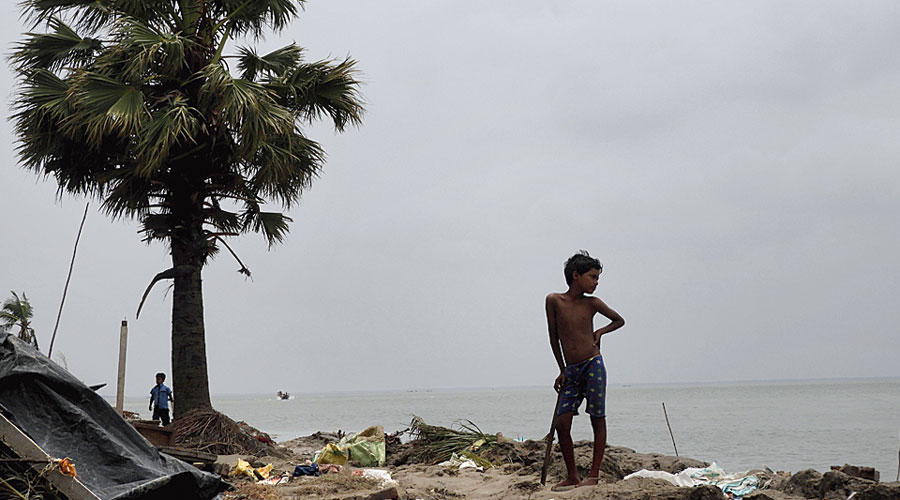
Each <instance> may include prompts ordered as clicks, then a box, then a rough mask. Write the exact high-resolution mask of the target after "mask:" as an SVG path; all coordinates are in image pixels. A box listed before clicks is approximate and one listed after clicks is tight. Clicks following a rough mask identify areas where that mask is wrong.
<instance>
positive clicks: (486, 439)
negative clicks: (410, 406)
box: [409, 417, 497, 467]
mask: <svg viewBox="0 0 900 500" xmlns="http://www.w3.org/2000/svg"><path fill="white" fill-rule="evenodd" d="M454 425H455V427H456V428H455V429H453V428H447V427H440V426H437V425H429V424H426V423H425V421H424V420H422V417H413V419H412V422H410V424H409V433H410V435H411V436H412V437H413V438H415V441H413V443H414V445H415V452H414V453H413V454H412V455H413V456H414V457H415V458H416V459H417V460H421V461H426V462H431V463H439V462H443V461H445V460H449V459H450V457H451V456H453V454H454V453H455V454H456V455H457V456H459V457H462V458H469V459H471V460H473V461H474V462H475V463H476V464H477V465H481V466H484V467H493V465H492V464H491V463H490V462H489V461H488V460H485V459H484V458H482V457H480V456H479V455H478V453H483V452H484V451H486V450H488V449H489V448H490V447H491V446H493V445H495V444H496V443H497V436H496V435H493V434H485V433H483V432H481V429H479V428H478V426H477V425H475V424H474V423H472V421H471V420H459V421H457V422H456V423H455V424H454Z"/></svg>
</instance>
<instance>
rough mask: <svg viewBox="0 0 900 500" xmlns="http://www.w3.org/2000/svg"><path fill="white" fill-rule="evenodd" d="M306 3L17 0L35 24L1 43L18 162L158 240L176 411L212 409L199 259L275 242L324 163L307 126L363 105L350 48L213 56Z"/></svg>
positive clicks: (276, 28)
mask: <svg viewBox="0 0 900 500" xmlns="http://www.w3.org/2000/svg"><path fill="white" fill-rule="evenodd" d="M302 4H303V2H302V1H301V0H21V5H22V9H23V12H24V14H25V16H24V17H25V18H26V19H29V20H31V21H33V22H34V23H35V28H37V27H43V28H44V31H43V32H37V31H36V30H35V31H34V32H32V33H27V34H26V35H25V36H24V37H23V41H21V42H20V43H18V44H17V45H16V47H15V49H14V52H13V55H12V63H13V66H14V67H15V69H16V71H17V74H18V89H17V93H16V97H15V115H14V122H15V129H16V132H17V134H18V141H19V145H18V153H19V157H20V160H21V163H22V164H23V165H24V166H25V167H26V168H28V169H31V170H33V171H35V172H36V173H37V174H38V175H40V176H42V177H53V178H55V180H56V182H57V183H58V184H59V190H60V192H69V193H74V194H81V195H86V196H92V197H96V198H99V199H100V200H102V206H103V208H104V209H105V211H106V212H108V213H109V214H110V215H111V216H114V217H131V218H135V219H137V220H138V221H139V222H140V224H141V231H142V233H143V235H144V238H145V241H148V242H150V241H161V242H163V243H164V244H165V245H166V246H167V247H168V248H169V250H170V254H171V258H172V267H171V268H169V269H167V270H164V271H162V272H160V273H159V274H157V275H156V276H155V277H154V278H153V280H152V281H151V283H150V287H152V286H153V284H154V283H156V282H157V281H159V280H162V279H171V280H173V281H174V289H173V293H172V299H173V300H172V375H173V376H172V382H173V385H174V387H175V390H176V391H177V393H178V406H177V407H176V414H175V417H176V418H179V417H180V416H183V415H184V414H185V413H187V412H188V411H190V410H192V409H195V408H204V407H205V408H209V407H211V405H210V398H209V381H208V375H207V361H206V331H205V327H204V324H203V289H202V285H201V283H202V281H201V270H202V269H203V267H204V266H205V265H206V264H207V263H208V261H209V258H210V257H211V256H213V255H214V254H215V253H216V252H218V251H219V250H220V249H221V248H222V247H225V248H226V249H228V250H229V251H231V248H230V247H229V246H228V245H227V244H226V242H225V240H226V238H229V237H234V236H239V235H242V234H245V233H251V232H255V233H261V234H262V235H263V236H264V237H265V238H266V239H267V240H268V242H269V245H270V246H271V245H274V244H275V243H278V242H280V241H282V240H283V238H284V237H285V235H286V233H287V231H288V225H289V223H290V222H291V219H290V218H289V217H287V216H286V215H285V214H284V213H283V212H282V211H283V210H285V209H287V208H289V207H291V206H292V205H293V204H295V203H296V202H297V201H298V200H299V199H300V195H301V194H302V193H303V192H304V191H305V189H306V188H307V187H308V186H309V185H310V183H311V182H312V180H313V179H314V178H315V177H316V175H317V174H318V172H319V171H320V170H321V168H322V165H323V164H324V151H323V150H322V148H321V147H320V146H319V144H318V143H316V142H315V141H313V140H311V139H310V138H308V137H307V136H306V135H305V134H304V132H303V129H302V126H303V125H305V124H308V123H311V122H313V121H316V120H318V119H320V118H329V119H330V120H331V121H332V122H333V124H334V126H335V128H336V129H337V130H343V129H344V127H345V126H346V125H348V124H358V123H359V122H360V119H361V116H362V113H363V107H362V100H361V97H360V95H359V92H358V88H359V82H358V81H357V78H356V70H355V64H356V63H355V61H353V60H352V59H349V58H347V59H344V60H324V61H316V62H306V61H305V60H304V58H303V51H302V49H301V48H300V47H298V46H297V45H295V44H293V43H292V44H290V45H287V46H285V47H283V48H281V49H278V50H275V51H273V52H271V53H269V54H263V55H261V54H258V53H257V52H256V51H255V50H254V49H253V48H252V47H247V46H245V47H239V48H237V50H236V53H235V54H233V55H230V56H225V55H223V51H224V48H225V47H226V46H227V45H228V44H229V42H232V41H234V40H235V39H238V38H241V37H246V38H247V39H249V40H251V41H253V40H258V39H259V38H260V37H262V35H263V34H264V33H265V32H267V31H271V32H275V33H277V32H280V31H281V30H283V29H284V28H285V27H287V26H288V24H289V23H290V22H291V21H292V20H293V19H294V18H295V17H296V16H297V14H298V11H299V10H300V8H301V7H302ZM227 61H235V62H236V64H234V66H235V67H232V66H231V65H230V64H229V63H228V62H227ZM273 208H274V210H273ZM231 253H232V254H233V252H231ZM235 257H236V256H235ZM239 272H241V273H244V274H247V275H249V273H250V272H249V270H247V268H246V267H245V266H244V265H243V264H240V269H239ZM150 287H148V289H147V291H148V292H149V289H150ZM144 296H145V297H146V292H145V294H144ZM142 302H143V300H142Z"/></svg>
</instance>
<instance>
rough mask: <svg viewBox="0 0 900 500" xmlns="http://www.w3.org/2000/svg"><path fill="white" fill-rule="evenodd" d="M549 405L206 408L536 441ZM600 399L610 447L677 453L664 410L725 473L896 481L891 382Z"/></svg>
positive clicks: (275, 424)
mask: <svg viewBox="0 0 900 500" xmlns="http://www.w3.org/2000/svg"><path fill="white" fill-rule="evenodd" d="M278 390H282V391H285V390H287V391H288V392H290V393H291V399H289V400H280V399H278V398H277V396H276V395H275V393H276V392H277V391H278ZM555 396H556V394H555V392H553V390H552V389H551V388H549V387H540V386H538V387H534V386H524V387H486V388H485V387H481V388H430V389H406V390H403V389H396V390H385V391H328V392H298V391H291V390H290V388H289V387H279V388H275V390H273V391H272V392H271V393H267V394H218V395H213V396H212V403H213V406H214V407H215V408H216V409H217V410H219V411H221V412H222V413H224V414H226V415H228V416H229V417H231V418H233V419H235V420H243V421H245V422H247V423H248V424H250V425H252V426H253V427H256V428H257V429H260V430H261V431H263V432H266V433H268V434H270V435H271V436H272V437H273V439H275V440H276V441H282V442H283V441H287V440H290V439H293V438H296V437H299V436H306V435H309V434H313V433H315V432H318V431H329V432H333V431H337V430H342V431H344V432H356V431H361V430H363V429H365V428H366V427H369V426H371V425H382V426H383V427H384V430H385V432H388V433H392V432H396V431H402V430H404V429H406V428H407V427H408V425H409V422H410V420H411V419H412V417H413V416H414V415H415V416H419V417H422V418H423V419H425V421H426V422H428V423H430V424H433V425H441V426H446V427H451V426H453V425H455V423H456V422H458V421H461V420H469V421H472V422H473V423H475V424H476V425H477V426H478V427H479V428H480V429H481V430H482V431H483V432H485V433H490V434H494V433H497V432H502V433H503V435H504V436H506V437H509V438H513V439H541V438H543V437H544V436H545V435H546V433H547V431H548V429H549V426H550V420H551V418H552V412H553V406H554V403H555V401H556V397H555ZM107 399H108V400H110V398H109V397H107ZM113 399H114V398H113ZM607 399H608V403H607V427H608V438H607V442H608V443H609V444H610V445H613V446H624V447H627V448H631V449H634V450H636V451H638V452H641V453H661V454H666V455H674V454H675V450H674V448H673V444H672V438H671V436H670V434H669V431H668V428H667V424H666V420H665V415H664V413H663V408H662V403H665V407H666V413H667V414H668V418H669V423H670V425H671V428H672V433H673V435H674V438H675V443H676V446H677V449H678V454H679V455H681V456H686V457H691V458H695V459H698V460H704V461H708V462H716V463H717V464H718V465H719V466H721V467H723V468H724V469H725V470H726V471H729V472H739V471H744V470H750V469H756V468H762V467H765V466H768V467H770V468H772V469H773V470H785V471H790V472H798V471H800V470H804V469H809V468H811V469H816V470H818V471H820V472H824V471H827V470H829V468H830V466H832V465H843V464H844V463H850V464H853V465H860V466H871V467H875V468H876V469H878V470H879V471H880V472H881V474H882V478H885V479H888V478H893V477H894V476H895V474H896V472H897V467H898V463H897V461H898V447H900V434H898V431H900V377H879V378H854V379H811V380H774V381H773V380H768V381H763V380H758V381H734V382H732V381H727V382H723V381H708V382H701V383H694V384H689V383H664V384H645V383H641V384H611V385H610V386H609V389H608V397H607ZM148 400H149V396H148V397H146V398H135V397H126V400H125V409H126V410H129V411H135V412H137V413H140V414H141V415H142V417H149V412H147V410H146V408H147V402H148ZM176 403H177V390H176ZM572 434H573V438H574V439H576V440H590V439H592V435H591V429H590V422H589V419H588V417H586V416H585V415H584V414H582V415H579V416H576V417H575V423H574V425H573V429H572Z"/></svg>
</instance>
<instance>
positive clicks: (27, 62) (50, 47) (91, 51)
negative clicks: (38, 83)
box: [11, 18, 102, 73]
mask: <svg viewBox="0 0 900 500" xmlns="http://www.w3.org/2000/svg"><path fill="white" fill-rule="evenodd" d="M49 27H50V29H51V30H52V32H51V33H26V34H25V41H24V42H21V43H19V44H16V46H15V51H14V52H13V54H12V57H11V60H12V62H13V63H14V65H15V66H16V68H17V69H18V70H19V71H20V72H24V73H31V72H33V71H34V70H37V69H47V70H51V71H57V70H59V69H60V68H62V67H65V66H71V67H81V66H84V65H86V64H88V63H89V62H90V61H91V60H93V56H94V55H95V54H96V53H97V52H98V51H99V50H100V49H101V48H102V44H101V42H100V40H99V39H96V38H87V37H81V36H79V35H78V33H76V32H75V30H73V29H72V28H70V27H69V26H68V25H66V24H65V23H64V22H62V21H61V20H59V19H56V18H52V19H50V21H49Z"/></svg>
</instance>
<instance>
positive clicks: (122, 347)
mask: <svg viewBox="0 0 900 500" xmlns="http://www.w3.org/2000/svg"><path fill="white" fill-rule="evenodd" d="M127 347H128V321H126V320H124V319H123V320H122V330H121V332H120V333H119V377H118V380H117V381H116V411H117V412H119V415H122V412H123V410H124V406H125V351H126V349H127Z"/></svg>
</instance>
